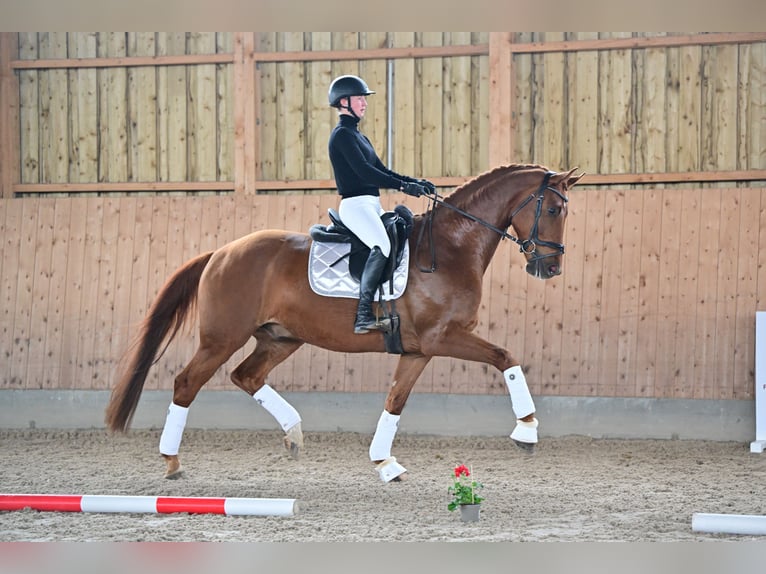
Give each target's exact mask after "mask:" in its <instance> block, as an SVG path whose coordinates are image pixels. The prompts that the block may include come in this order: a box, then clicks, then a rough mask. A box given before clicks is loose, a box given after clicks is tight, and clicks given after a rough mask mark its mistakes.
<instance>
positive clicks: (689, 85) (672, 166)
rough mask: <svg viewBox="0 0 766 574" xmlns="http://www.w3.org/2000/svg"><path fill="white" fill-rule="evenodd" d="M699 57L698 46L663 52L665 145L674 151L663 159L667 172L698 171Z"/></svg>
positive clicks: (700, 92) (700, 55)
mask: <svg viewBox="0 0 766 574" xmlns="http://www.w3.org/2000/svg"><path fill="white" fill-rule="evenodd" d="M701 57H702V50H701V48H700V47H699V46H692V47H682V48H670V49H669V50H668V52H667V62H668V64H667V66H668V70H667V72H668V78H667V90H666V93H667V96H666V103H667V108H668V113H667V117H668V130H667V135H666V141H667V144H666V145H667V149H669V150H674V153H669V154H668V156H667V158H666V166H667V169H668V170H669V171H675V172H684V171H694V170H699V169H700V165H701V164H700V161H701V159H700V124H701V121H702V109H701V106H702V103H701V94H702V89H701V85H702V76H701V74H700V68H701Z"/></svg>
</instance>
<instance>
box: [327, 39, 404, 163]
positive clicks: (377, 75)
mask: <svg viewBox="0 0 766 574" xmlns="http://www.w3.org/2000/svg"><path fill="white" fill-rule="evenodd" d="M313 35H316V33H314V34H313ZM390 37H391V35H390V33H389V32H360V33H359V50H364V49H369V48H384V47H386V46H388V43H389V41H390ZM359 74H360V76H361V77H362V78H363V79H364V81H365V82H367V85H368V86H369V88H370V89H371V90H373V91H374V92H375V95H373V96H370V97H369V98H367V104H368V105H367V111H366V112H365V114H364V120H363V121H362V124H361V128H362V129H363V131H364V133H365V134H366V135H367V137H368V138H370V141H372V142H373V143H374V144H375V151H376V152H377V153H378V155H379V156H380V158H381V159H382V160H383V163H388V160H387V158H388V151H389V145H390V142H389V141H388V120H389V118H388V62H387V61H386V60H383V59H379V60H363V61H361V62H359ZM331 79H332V78H331ZM329 85H330V84H329V82H328V84H327V87H329ZM324 101H327V88H325V96H324ZM331 117H332V125H333V126H334V124H335V123H336V121H337V120H336V114H335V113H334V110H333V113H332V116H331ZM322 151H323V153H322V155H321V157H322V159H324V160H326V161H327V169H326V170H325V172H324V173H331V172H332V168H331V166H330V165H329V156H328V154H327V142H326V141H325V143H324V148H322Z"/></svg>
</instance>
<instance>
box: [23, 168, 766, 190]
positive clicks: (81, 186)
mask: <svg viewBox="0 0 766 574" xmlns="http://www.w3.org/2000/svg"><path fill="white" fill-rule="evenodd" d="M471 177H472V176H456V177H434V178H431V181H432V182H433V183H434V184H435V185H436V186H437V187H457V186H458V185H461V184H463V183H465V182H466V181H468V180H469V179H471ZM726 181H766V169H750V170H739V171H711V172H697V171H693V172H668V173H605V174H586V175H585V176H584V177H583V178H582V180H581V181H580V184H581V185H640V184H650V183H716V182H726ZM335 188H336V185H335V181H334V180H332V179H293V180H263V181H256V182H255V183H254V190H246V191H248V192H251V191H291V190H303V189H335ZM233 190H234V182H233V181H177V182H173V181H161V182H136V181H131V182H104V183H20V184H16V185H14V186H13V191H14V193H17V194H22V193H26V194H32V193H98V192H101V193H110V192H139V191H233Z"/></svg>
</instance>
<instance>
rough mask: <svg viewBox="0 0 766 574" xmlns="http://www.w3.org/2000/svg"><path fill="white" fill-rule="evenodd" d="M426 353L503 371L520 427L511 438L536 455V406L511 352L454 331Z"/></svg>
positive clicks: (469, 333) (472, 335) (517, 423)
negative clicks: (484, 364)
mask: <svg viewBox="0 0 766 574" xmlns="http://www.w3.org/2000/svg"><path fill="white" fill-rule="evenodd" d="M423 351H426V352H428V353H429V354H432V355H440V356H448V357H455V358H456V359H463V360H466V361H476V362H479V363H486V364H489V365H492V366H493V367H495V368H496V369H497V370H498V371H500V372H501V373H502V374H503V379H504V380H505V385H506V387H507V388H508V394H509V395H510V396H511V407H512V408H513V413H514V414H515V415H516V427H515V428H514V429H513V432H512V433H511V438H512V439H513V441H514V442H515V443H516V444H517V445H518V446H519V447H521V448H522V449H524V450H525V451H527V452H530V453H531V452H534V447H535V444H537V425H538V422H537V418H536V417H535V402H534V401H533V400H532V395H531V394H530V392H529V387H528V386H527V380H526V378H525V377H524V372H523V371H522V370H521V366H520V365H519V363H518V362H517V361H515V360H514V359H513V357H511V354H510V353H509V352H508V351H507V350H505V349H503V348H502V347H498V346H497V345H493V344H492V343H490V342H488V341H485V340H484V339H482V338H481V337H479V336H477V335H475V334H474V333H472V332H469V331H464V330H461V329H457V328H453V329H446V330H445V334H444V335H443V336H442V337H441V338H440V339H439V340H438V341H435V342H434V343H432V344H431V345H429V347H428V348H424V349H423Z"/></svg>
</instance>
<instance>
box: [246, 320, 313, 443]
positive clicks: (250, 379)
mask: <svg viewBox="0 0 766 574" xmlns="http://www.w3.org/2000/svg"><path fill="white" fill-rule="evenodd" d="M255 337H256V339H257V340H258V343H257V345H256V347H255V350H254V351H253V352H252V353H250V355H248V356H247V357H246V358H245V360H243V361H242V362H241V363H240V364H239V365H237V368H236V369H234V372H232V374H231V380H232V382H233V383H234V384H235V385H237V386H238V387H239V388H240V389H242V390H243V391H245V392H246V393H247V394H249V395H251V396H252V397H253V398H254V399H255V400H256V402H257V403H258V404H259V405H261V406H262V407H263V408H265V409H266V410H267V411H268V412H269V413H270V414H271V416H273V417H274V418H275V419H276V421H277V422H278V423H279V425H280V426H281V427H282V430H284V431H285V438H284V441H285V448H286V449H287V450H288V452H289V453H290V455H291V456H292V457H293V458H298V457H299V456H300V452H301V450H302V449H303V430H302V429H301V417H300V414H298V411H297V410H295V408H294V407H293V406H292V405H291V404H290V403H288V402H287V401H286V400H285V399H284V398H282V396H281V395H280V394H279V393H277V391H275V390H274V389H273V388H271V386H270V385H268V384H266V376H267V375H268V374H269V373H270V372H271V371H272V369H273V368H274V367H276V366H277V365H278V364H279V363H281V362H282V361H284V360H285V359H287V357H289V356H290V355H292V354H293V353H294V352H295V351H297V350H298V349H299V348H300V346H301V345H303V341H299V340H297V339H292V338H289V337H279V336H277V335H276V334H275V333H274V332H272V331H269V330H267V329H259V330H258V331H257V332H256V334H255Z"/></svg>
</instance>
